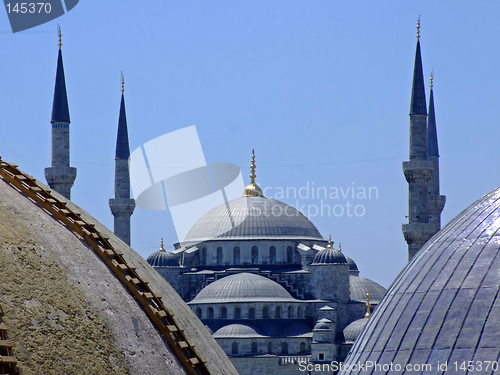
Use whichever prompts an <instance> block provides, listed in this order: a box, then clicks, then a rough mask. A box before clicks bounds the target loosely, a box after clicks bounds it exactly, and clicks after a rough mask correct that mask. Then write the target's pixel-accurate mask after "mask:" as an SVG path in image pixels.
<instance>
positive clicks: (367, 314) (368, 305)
mask: <svg viewBox="0 0 500 375" xmlns="http://www.w3.org/2000/svg"><path fill="white" fill-rule="evenodd" d="M370 308H371V306H370V291H369V290H368V289H367V290H366V314H365V318H369V317H370V316H371V315H372V313H371V311H370Z"/></svg>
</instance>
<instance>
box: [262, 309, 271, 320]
mask: <svg viewBox="0 0 500 375" xmlns="http://www.w3.org/2000/svg"><path fill="white" fill-rule="evenodd" d="M262 318H264V319H267V318H269V309H268V308H267V306H264V307H263V308H262Z"/></svg>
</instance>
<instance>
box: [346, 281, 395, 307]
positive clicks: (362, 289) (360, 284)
mask: <svg viewBox="0 0 500 375" xmlns="http://www.w3.org/2000/svg"><path fill="white" fill-rule="evenodd" d="M349 291H350V292H351V299H352V300H353V301H359V302H365V301H366V292H370V300H371V302H372V303H375V304H378V303H379V302H380V301H381V300H382V298H384V296H385V294H386V293H387V290H386V289H385V288H384V287H383V286H382V285H380V284H377V283H376V282H375V281H372V280H370V279H365V278H364V277H359V276H354V275H349Z"/></svg>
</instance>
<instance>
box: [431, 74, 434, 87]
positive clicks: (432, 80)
mask: <svg viewBox="0 0 500 375" xmlns="http://www.w3.org/2000/svg"><path fill="white" fill-rule="evenodd" d="M433 87H434V69H432V72H431V90H432V88H433Z"/></svg>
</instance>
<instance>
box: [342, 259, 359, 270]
mask: <svg viewBox="0 0 500 375" xmlns="http://www.w3.org/2000/svg"><path fill="white" fill-rule="evenodd" d="M345 259H346V260H347V264H348V265H349V272H357V273H359V270H358V265H357V264H356V262H354V261H353V260H352V259H351V258H349V257H348V256H346V257H345Z"/></svg>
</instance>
